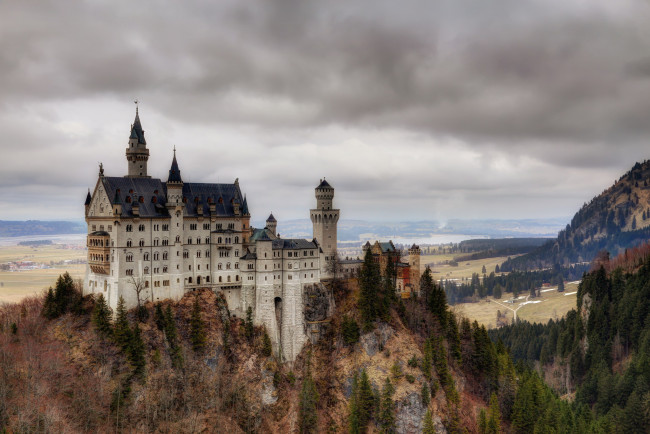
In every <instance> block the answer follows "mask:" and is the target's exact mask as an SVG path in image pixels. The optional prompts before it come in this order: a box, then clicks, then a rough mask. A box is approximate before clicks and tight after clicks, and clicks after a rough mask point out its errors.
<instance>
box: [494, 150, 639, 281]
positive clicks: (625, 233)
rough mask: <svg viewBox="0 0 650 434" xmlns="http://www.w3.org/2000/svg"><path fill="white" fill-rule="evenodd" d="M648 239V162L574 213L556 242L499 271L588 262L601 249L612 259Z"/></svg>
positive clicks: (629, 172) (511, 262)
mask: <svg viewBox="0 0 650 434" xmlns="http://www.w3.org/2000/svg"><path fill="white" fill-rule="evenodd" d="M648 238H650V161H644V162H643V163H636V164H635V165H634V167H633V168H632V169H631V170H630V171H628V172H627V173H626V174H625V175H623V176H622V177H621V178H620V179H619V180H618V181H617V182H615V183H614V185H612V186H611V187H610V188H608V189H607V190H605V191H603V192H602V193H601V194H600V195H598V196H596V197H594V198H593V199H592V200H591V201H590V202H589V203H586V204H584V205H583V207H582V208H581V209H580V210H579V211H578V212H577V213H576V214H575V216H574V217H573V219H571V223H570V224H568V225H567V226H566V228H565V229H563V230H562V231H560V233H559V234H558V236H557V239H555V240H553V241H550V242H548V243H546V244H544V245H543V246H541V247H539V248H538V249H536V250H534V251H533V252H531V253H529V254H526V255H523V256H520V257H518V258H513V259H510V260H508V261H506V262H505V263H504V264H503V266H502V267H501V270H502V271H512V270H530V269H536V268H546V267H551V266H553V265H555V264H559V265H561V266H568V265H570V264H574V263H577V262H590V261H591V260H592V259H593V258H594V257H595V256H596V254H597V253H598V252H599V251H601V250H606V251H608V252H609V253H610V254H611V255H612V256H614V255H617V254H619V253H620V252H621V251H623V250H625V249H626V248H629V247H632V246H636V245H638V244H640V243H641V242H643V241H645V240H647V239H648Z"/></svg>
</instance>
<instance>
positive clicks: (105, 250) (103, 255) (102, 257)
mask: <svg viewBox="0 0 650 434" xmlns="http://www.w3.org/2000/svg"><path fill="white" fill-rule="evenodd" d="M86 246H87V247H88V265H89V266H90V269H91V270H92V271H93V273H98V274H109V273H110V269H111V252H110V235H109V234H108V232H104V231H98V232H93V233H91V234H90V235H88V237H87V238H86Z"/></svg>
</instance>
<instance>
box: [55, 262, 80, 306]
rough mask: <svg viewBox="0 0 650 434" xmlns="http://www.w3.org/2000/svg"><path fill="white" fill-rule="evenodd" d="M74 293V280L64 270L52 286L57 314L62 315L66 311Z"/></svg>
mask: <svg viewBox="0 0 650 434" xmlns="http://www.w3.org/2000/svg"><path fill="white" fill-rule="evenodd" d="M74 295H75V289H74V281H73V280H72V277H70V274H69V273H68V272H67V271H66V272H65V273H63V274H62V275H60V276H59V278H58V279H57V280H56V286H55V287H54V302H55V304H56V311H57V313H58V315H63V314H65V313H66V312H68V309H69V308H70V306H71V305H72V303H73V301H74V298H75V297H74Z"/></svg>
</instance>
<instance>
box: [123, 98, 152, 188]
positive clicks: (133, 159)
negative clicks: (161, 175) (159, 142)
mask: <svg viewBox="0 0 650 434" xmlns="http://www.w3.org/2000/svg"><path fill="white" fill-rule="evenodd" d="M148 160H149V149H147V141H146V140H145V139H144V130H143V129H142V124H141V123H140V115H139V114H138V107H137V106H136V108H135V121H133V125H131V135H130V136H129V146H128V148H126V161H127V164H128V167H129V171H128V175H126V177H127V178H150V176H148V175H147V161H148Z"/></svg>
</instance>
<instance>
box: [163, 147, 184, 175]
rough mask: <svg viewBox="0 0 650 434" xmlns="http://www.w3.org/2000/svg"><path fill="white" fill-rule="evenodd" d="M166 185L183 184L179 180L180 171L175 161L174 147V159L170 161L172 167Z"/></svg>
mask: <svg viewBox="0 0 650 434" xmlns="http://www.w3.org/2000/svg"><path fill="white" fill-rule="evenodd" d="M167 183H168V184H169V183H179V184H182V183H183V179H182V178H181V170H180V169H179V168H178V162H177V161H176V147H174V159H173V160H172V167H170V168H169V177H168V178H167Z"/></svg>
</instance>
